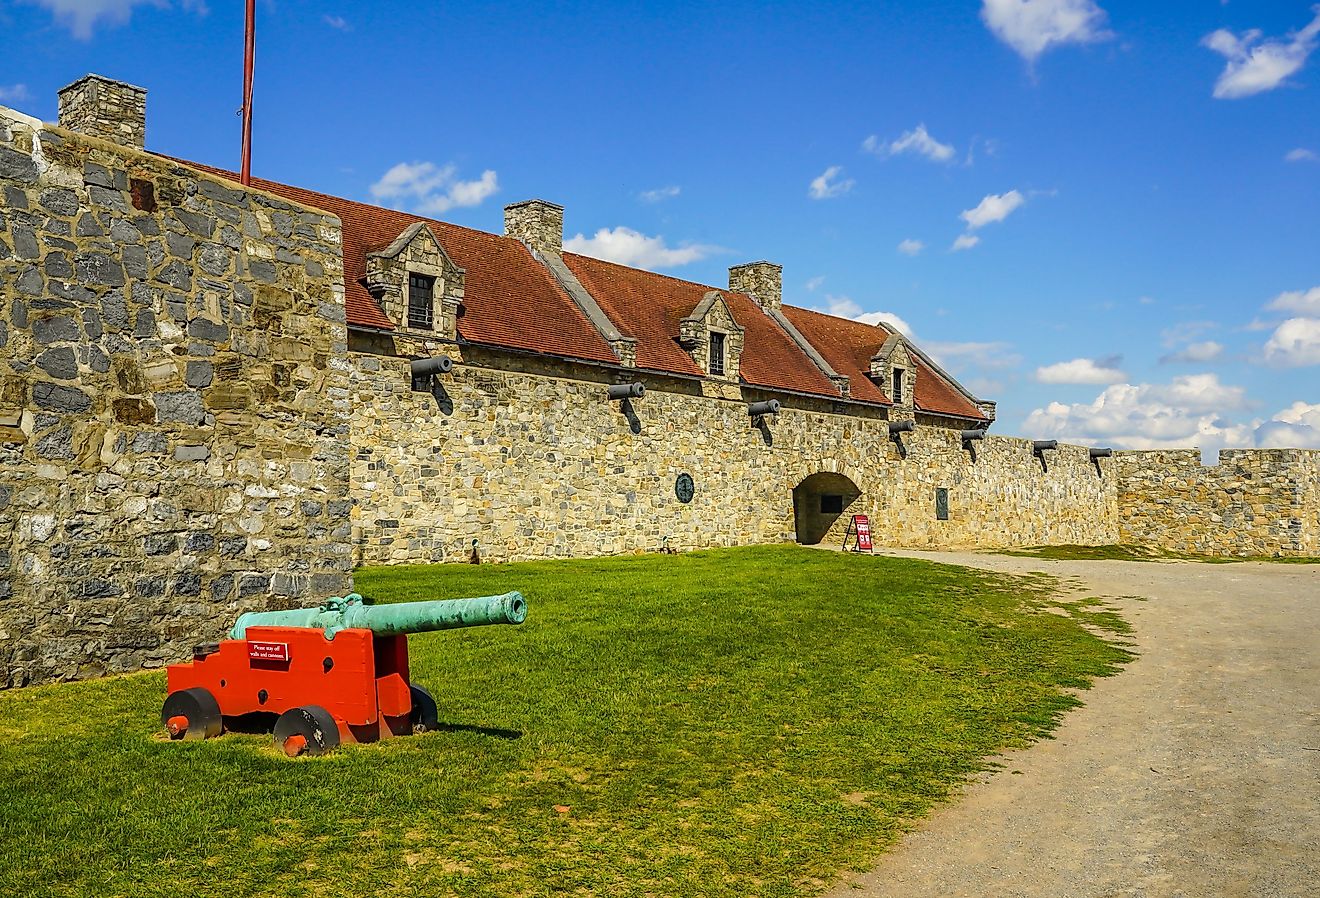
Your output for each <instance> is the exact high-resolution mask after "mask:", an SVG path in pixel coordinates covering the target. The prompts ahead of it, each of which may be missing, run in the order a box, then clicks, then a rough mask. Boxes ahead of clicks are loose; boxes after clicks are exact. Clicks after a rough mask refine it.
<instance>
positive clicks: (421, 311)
mask: <svg viewBox="0 0 1320 898" xmlns="http://www.w3.org/2000/svg"><path fill="white" fill-rule="evenodd" d="M434 310H435V278H433V277H427V276H426V275H424V274H413V273H412V272H409V273H408V326H409V327H417V328H424V329H426V330H430V329H431V321H432V320H433V315H434Z"/></svg>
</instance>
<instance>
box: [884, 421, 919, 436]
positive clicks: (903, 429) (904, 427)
mask: <svg viewBox="0 0 1320 898" xmlns="http://www.w3.org/2000/svg"><path fill="white" fill-rule="evenodd" d="M916 429H917V422H916V421H912V420H908V421H890V422H889V435H890V436H891V437H892V436H897V435H898V434H900V433H911V432H912V431H914V430H916Z"/></svg>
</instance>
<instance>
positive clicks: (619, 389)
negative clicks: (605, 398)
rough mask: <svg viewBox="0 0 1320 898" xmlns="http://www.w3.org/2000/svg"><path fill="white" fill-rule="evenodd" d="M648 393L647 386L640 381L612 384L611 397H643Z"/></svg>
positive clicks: (610, 388)
mask: <svg viewBox="0 0 1320 898" xmlns="http://www.w3.org/2000/svg"><path fill="white" fill-rule="evenodd" d="M645 394H646V387H644V386H642V384H641V383H640V382H639V383H631V384H610V387H609V397H610V399H641V398H642V396H644V395H645Z"/></svg>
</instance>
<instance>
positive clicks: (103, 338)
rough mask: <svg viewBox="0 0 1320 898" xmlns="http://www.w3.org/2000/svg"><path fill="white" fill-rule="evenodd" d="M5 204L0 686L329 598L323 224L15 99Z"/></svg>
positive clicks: (333, 445)
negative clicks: (32, 114)
mask: <svg viewBox="0 0 1320 898" xmlns="http://www.w3.org/2000/svg"><path fill="white" fill-rule="evenodd" d="M148 191H149V192H150V194H151V195H150V196H148ZM0 199H3V202H2V203H0V687H3V686H12V685H21V684H24V683H29V682H39V681H42V680H49V679H61V678H70V677H81V676H89V675H95V674H100V673H105V672H112V671H125V670H133V669H137V668H140V667H143V666H148V667H149V666H155V665H159V664H161V663H162V662H164V661H166V660H178V659H181V658H183V657H186V656H187V653H188V652H189V650H190V649H191V647H192V646H193V645H194V644H196V643H197V642H199V641H203V640H207V639H214V638H216V637H217V636H218V635H219V634H220V633H221V632H222V631H223V630H224V629H226V628H227V627H228V625H229V624H230V623H231V622H232V620H233V618H234V617H235V616H236V615H237V614H238V613H239V612H240V611H242V610H246V609H250V608H261V607H270V606H276V605H284V604H288V603H294V602H301V601H304V600H305V599H306V597H310V596H313V595H315V596H323V595H328V594H334V593H341V592H343V591H344V590H345V589H346V588H347V587H348V586H349V584H350V566H351V550H350V543H349V537H350V525H349V504H350V503H349V502H348V500H347V492H348V439H347V438H348V427H347V423H348V419H347V374H346V372H345V370H344V365H343V359H344V353H345V351H346V330H345V325H344V302H343V268H342V263H341V255H340V230H339V222H338V219H336V218H334V217H333V216H329V215H326V214H324V213H321V212H316V211H312V210H309V209H305V208H301V207H298V206H295V205H293V204H291V203H288V202H286V201H284V200H281V199H278V198H275V197H273V196H268V195H265V194H261V193H256V192H250V191H243V190H241V189H237V187H236V185H234V184H231V183H228V182H223V181H220V180H217V179H215V178H210V177H204V176H201V175H199V174H198V173H196V172H194V171H191V170H189V169H185V168H182V167H180V166H177V165H174V164H173V163H171V162H169V161H168V160H165V159H161V158H160V157H156V156H150V155H147V154H145V153H142V152H140V151H136V150H132V149H127V148H124V147H121V146H118V145H115V144H112V143H108V142H104V141H101V140H98V139H94V138H88V137H82V136H78V135H75V134H73V133H72V132H68V131H64V130H61V129H57V128H51V127H49V126H42V125H41V124H40V123H38V122H36V121H35V120H33V119H28V118H27V117H25V116H20V115H18V114H16V113H11V112H10V111H8V110H0ZM153 201H154V203H153Z"/></svg>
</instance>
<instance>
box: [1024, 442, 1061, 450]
mask: <svg viewBox="0 0 1320 898" xmlns="http://www.w3.org/2000/svg"><path fill="white" fill-rule="evenodd" d="M1058 448H1059V441H1058V440H1032V442H1031V450H1032V451H1033V452H1044V451H1045V450H1046V449H1058Z"/></svg>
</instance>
